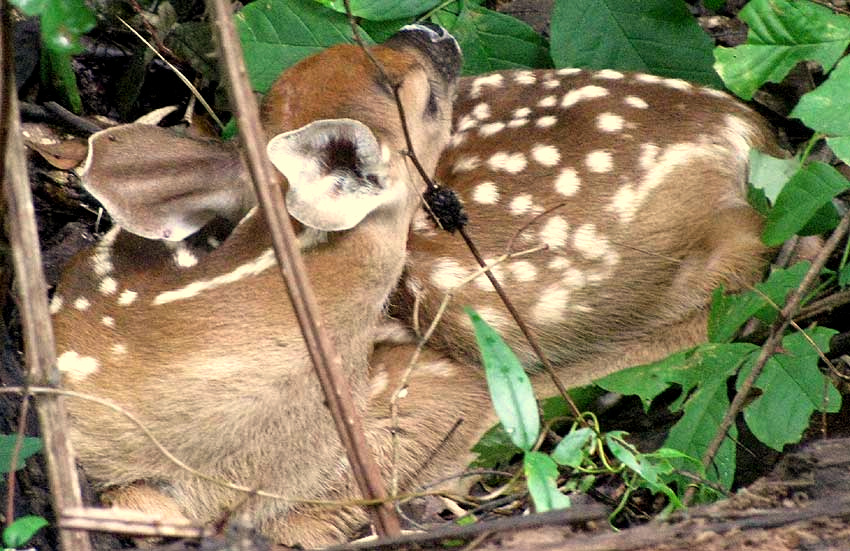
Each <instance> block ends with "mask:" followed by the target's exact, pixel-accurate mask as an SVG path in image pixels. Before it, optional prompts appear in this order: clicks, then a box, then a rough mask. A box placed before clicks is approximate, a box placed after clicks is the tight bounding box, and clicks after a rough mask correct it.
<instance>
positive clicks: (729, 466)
mask: <svg viewBox="0 0 850 551" xmlns="http://www.w3.org/2000/svg"><path fill="white" fill-rule="evenodd" d="M727 346H728V345H727ZM726 378H727V377H719V378H717V379H711V380H706V381H705V382H704V384H703V385H701V386H700V388H699V389H697V390H696V391H695V392H694V393H693V394H692V395H691V396H690V397H689V398H688V399H687V400H686V401H685V403H684V406H683V408H682V409H683V411H684V415H683V416H682V418H681V419H679V421H678V422H677V423H676V424H675V425H673V428H671V429H670V434H669V435H668V436H667V440H665V441H664V447H666V448H673V449H676V450H679V451H681V452H683V453H685V454H687V455H689V456H691V457H699V458H701V457H702V456H703V454H704V453H705V450H706V448H707V447H708V444H709V442H711V440H712V439H713V438H714V434H715V433H716V432H717V426H718V425H719V424H720V421H721V420H722V419H723V416H724V415H725V414H726V410H727V409H728V408H729V398H728V396H727V394H726ZM737 437H738V430H737V428H736V427H735V425H734V424H733V425H732V426H731V427H730V428H729V432H728V434H727V437H726V439H725V440H724V441H723V443H722V444H721V445H720V449H719V450H718V453H717V455H716V456H715V458H714V462H713V463H712V465H711V466H710V467H709V469H708V470H707V472H706V477H707V478H708V480H712V481H714V482H717V483H719V484H720V485H721V486H722V487H723V488H726V489H728V488H730V487H731V486H732V480H733V478H734V476H735V443H734V442H735V440H736V439H737ZM672 463H673V465H674V466H676V467H677V468H679V469H685V470H687V469H690V468H691V466H690V465H689V464H688V462H686V461H676V460H673V461H672ZM684 482H685V483H686V484H687V481H684Z"/></svg>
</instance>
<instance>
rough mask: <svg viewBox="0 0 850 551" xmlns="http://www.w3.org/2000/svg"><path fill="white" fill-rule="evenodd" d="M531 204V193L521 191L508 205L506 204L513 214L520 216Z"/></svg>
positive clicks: (525, 212) (529, 208)
mask: <svg viewBox="0 0 850 551" xmlns="http://www.w3.org/2000/svg"><path fill="white" fill-rule="evenodd" d="M532 205H533V201H532V198H531V194H530V193H522V194H520V195H517V196H516V197H514V198H513V199H512V200H511V203H510V205H508V210H510V211H511V214H513V215H514V216H522V215H523V214H527V213H528V212H529V211H530V210H531V207H532Z"/></svg>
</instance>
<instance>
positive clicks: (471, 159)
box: [452, 155, 481, 174]
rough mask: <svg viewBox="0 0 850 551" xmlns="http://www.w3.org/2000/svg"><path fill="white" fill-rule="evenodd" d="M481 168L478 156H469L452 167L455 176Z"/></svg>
mask: <svg viewBox="0 0 850 551" xmlns="http://www.w3.org/2000/svg"><path fill="white" fill-rule="evenodd" d="M479 166H481V159H479V158H478V156H477V155H469V156H466V157H461V158H460V159H458V160H457V162H455V165H454V166H453V167H452V172H453V173H454V174H460V173H462V172H469V171H471V170H475V169H476V168H478V167H479Z"/></svg>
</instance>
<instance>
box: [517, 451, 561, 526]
mask: <svg viewBox="0 0 850 551" xmlns="http://www.w3.org/2000/svg"><path fill="white" fill-rule="evenodd" d="M523 469H524V470H525V478H526V481H527V483H528V492H529V493H530V494H531V498H532V499H533V500H534V508H535V510H536V511H537V512H538V513H545V512H546V511H551V510H553V509H566V508H567V507H569V506H570V498H569V497H567V496H565V495H564V494H562V493H561V492H560V490H558V466H557V465H555V462H554V461H552V458H551V457H549V456H548V455H546V454H545V453H540V452H526V454H525V457H524V458H523Z"/></svg>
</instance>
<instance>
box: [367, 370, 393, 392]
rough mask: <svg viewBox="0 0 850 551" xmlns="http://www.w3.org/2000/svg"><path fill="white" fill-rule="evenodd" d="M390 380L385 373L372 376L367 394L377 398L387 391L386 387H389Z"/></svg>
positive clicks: (381, 372) (380, 372)
mask: <svg viewBox="0 0 850 551" xmlns="http://www.w3.org/2000/svg"><path fill="white" fill-rule="evenodd" d="M389 383H390V380H389V377H388V376H387V372H386V371H379V372H378V373H376V374H374V375H372V378H371V379H370V380H369V394H370V396H372V397H374V396H378V395H379V394H381V393H383V392H384V391H386V390H387V386H388V385H389Z"/></svg>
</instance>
